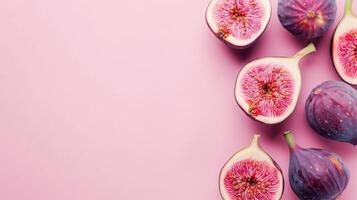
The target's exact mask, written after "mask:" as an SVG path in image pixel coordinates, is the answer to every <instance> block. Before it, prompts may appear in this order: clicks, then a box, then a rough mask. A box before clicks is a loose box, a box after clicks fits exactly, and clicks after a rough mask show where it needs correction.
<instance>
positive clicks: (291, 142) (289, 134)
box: [284, 131, 296, 149]
mask: <svg viewBox="0 0 357 200" xmlns="http://www.w3.org/2000/svg"><path fill="white" fill-rule="evenodd" d="M284 138H285V140H286V142H287V143H288V145H289V148H290V149H295V147H296V144H295V139H294V135H293V133H292V132H291V131H286V132H285V133H284Z"/></svg>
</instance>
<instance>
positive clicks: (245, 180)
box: [219, 135, 284, 200]
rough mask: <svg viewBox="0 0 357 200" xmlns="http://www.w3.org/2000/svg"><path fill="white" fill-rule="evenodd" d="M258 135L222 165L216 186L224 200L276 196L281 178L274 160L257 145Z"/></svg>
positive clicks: (274, 198)
mask: <svg viewBox="0 0 357 200" xmlns="http://www.w3.org/2000/svg"><path fill="white" fill-rule="evenodd" d="M259 137H260V136H259V135H254V138H253V141H252V143H251V144H250V145H249V146H248V147H247V148H244V149H242V150H240V151H239V152H237V153H236V154H234V156H233V157H232V158H231V159H230V160H229V161H228V162H227V163H226V164H225V165H224V167H223V168H222V170H221V173H220V177H219V189H220V193H221V196H222V198H223V199H224V200H237V199H244V200H248V199H257V200H258V199H259V200H279V199H281V197H282V194H283V191H284V178H283V174H282V172H281V169H280V167H279V166H278V164H277V163H276V162H275V161H274V160H273V159H272V158H271V157H270V156H269V155H268V154H267V153H266V152H265V151H264V150H262V149H261V147H260V145H259Z"/></svg>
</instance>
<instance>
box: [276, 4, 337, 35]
mask: <svg viewBox="0 0 357 200" xmlns="http://www.w3.org/2000/svg"><path fill="white" fill-rule="evenodd" d="M336 13H337V5H336V0H324V1H321V0H279V2H278V17H279V20H280V23H281V24H282V25H283V27H284V28H285V29H287V30H288V31H289V32H290V33H292V34H293V35H295V36H297V37H300V38H305V39H308V40H312V39H315V38H318V37H321V36H322V35H323V34H324V33H325V32H327V31H328V30H329V29H331V27H332V25H333V22H334V21H335V18H336Z"/></svg>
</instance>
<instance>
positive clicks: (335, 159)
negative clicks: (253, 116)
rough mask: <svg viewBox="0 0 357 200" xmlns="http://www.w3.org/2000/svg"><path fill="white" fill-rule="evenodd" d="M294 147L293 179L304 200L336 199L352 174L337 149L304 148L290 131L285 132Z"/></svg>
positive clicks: (296, 192)
mask: <svg viewBox="0 0 357 200" xmlns="http://www.w3.org/2000/svg"><path fill="white" fill-rule="evenodd" d="M284 137H285V140H286V141H287V143H288V145H289V148H290V163H289V181H290V186H291V188H292V189H293V191H294V192H295V194H296V195H297V196H298V197H299V198H300V199H301V200H313V199H314V200H334V199H336V198H337V197H338V196H340V195H341V194H342V192H343V191H344V190H345V188H346V187H347V185H348V182H349V179H350V175H349V171H348V169H347V167H346V165H345V163H344V162H343V161H342V159H341V158H340V157H339V156H338V155H337V154H335V153H333V152H330V151H327V150H324V149H316V148H301V147H300V146H298V145H297V144H295V142H294V138H293V135H292V133H291V132H290V131H288V132H286V133H285V134H284Z"/></svg>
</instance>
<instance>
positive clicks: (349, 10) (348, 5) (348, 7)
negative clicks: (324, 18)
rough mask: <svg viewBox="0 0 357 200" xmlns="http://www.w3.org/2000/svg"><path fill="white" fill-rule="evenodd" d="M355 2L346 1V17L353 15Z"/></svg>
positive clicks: (351, 0)
mask: <svg viewBox="0 0 357 200" xmlns="http://www.w3.org/2000/svg"><path fill="white" fill-rule="evenodd" d="M352 5H353V0H346V2H345V15H350V14H352Z"/></svg>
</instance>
